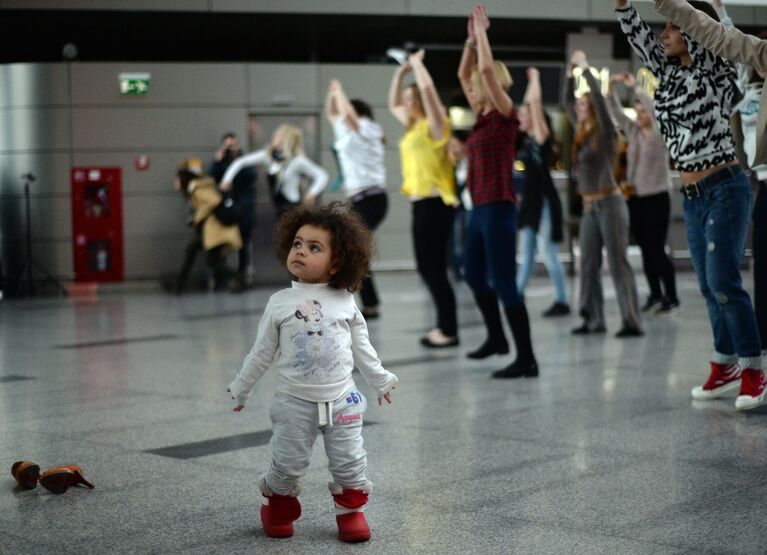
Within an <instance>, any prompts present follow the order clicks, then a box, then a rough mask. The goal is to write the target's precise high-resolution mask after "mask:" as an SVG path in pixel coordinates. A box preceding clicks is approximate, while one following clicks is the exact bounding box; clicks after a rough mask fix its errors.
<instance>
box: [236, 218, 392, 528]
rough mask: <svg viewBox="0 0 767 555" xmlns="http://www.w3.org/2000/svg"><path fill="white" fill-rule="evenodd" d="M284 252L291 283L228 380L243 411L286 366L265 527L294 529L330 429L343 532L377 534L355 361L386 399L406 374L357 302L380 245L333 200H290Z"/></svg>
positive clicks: (274, 415) (281, 237)
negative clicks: (383, 354) (381, 351)
mask: <svg viewBox="0 0 767 555" xmlns="http://www.w3.org/2000/svg"><path fill="white" fill-rule="evenodd" d="M276 238H277V252H278V256H279V257H280V260H283V261H284V263H285V265H286V266H287V269H288V272H289V273H290V275H291V277H292V278H293V280H294V281H293V284H292V287H291V288H289V289H283V290H282V291H279V292H277V293H275V294H274V295H272V297H271V298H270V299H269V303H268V304H267V306H266V309H265V310H264V315H263V317H262V318H261V322H260V324H259V327H258V335H257V337H256V342H255V344H254V345H253V349H252V350H251V352H250V353H249V354H248V356H247V357H246V358H245V361H244V363H243V365H242V369H241V370H240V372H239V374H238V375H237V377H236V378H235V380H234V381H233V382H232V383H231V384H230V385H229V389H228V391H229V392H230V393H231V394H232V398H233V399H235V400H236V402H237V406H236V407H235V408H234V411H235V412H239V411H241V410H242V409H243V408H244V406H245V403H246V401H247V399H248V396H249V395H250V391H251V389H252V388H253V386H254V385H255V383H256V382H257V381H258V379H259V378H260V377H261V376H262V375H263V374H264V372H266V370H267V369H269V367H272V366H273V367H274V368H275V369H276V371H277V372H278V374H279V377H278V382H277V391H276V393H275V396H274V399H273V400H272V406H271V420H272V427H273V435H272V442H271V446H272V463H271V466H270V467H269V470H268V472H267V473H266V475H265V476H264V477H263V478H261V479H260V481H259V487H260V489H261V492H262V493H263V495H264V497H266V504H264V505H263V506H262V507H261V522H262V523H263V526H264V532H265V533H266V534H267V535H268V536H270V537H274V538H282V537H288V536H291V535H292V534H293V521H295V520H297V519H298V517H299V516H300V515H301V505H300V504H299V502H298V494H299V493H300V484H299V478H301V476H303V474H304V473H305V472H306V469H307V467H308V466H309V459H310V457H311V454H312V446H313V444H314V440H315V438H316V436H317V432H318V430H319V431H320V432H322V435H323V440H324V444H325V452H326V454H327V456H328V463H329V464H328V466H329V470H330V473H331V475H332V476H333V482H331V483H330V492H331V494H332V495H333V499H334V501H335V512H336V523H337V524H338V532H339V538H340V539H341V540H342V541H346V542H360V541H367V540H368V539H370V528H369V527H368V525H367V522H366V521H365V516H364V513H363V510H364V506H365V504H366V503H367V500H368V495H369V494H370V491H371V486H372V484H371V483H370V482H369V481H368V480H367V479H366V477H365V470H366V468H367V459H366V454H365V450H364V448H363V446H362V434H361V432H362V415H363V414H364V412H365V408H366V407H367V401H366V399H365V397H364V395H363V394H362V393H360V392H359V391H358V390H357V386H356V384H355V383H354V380H353V379H352V370H353V369H354V367H355V366H356V367H357V368H359V370H360V371H361V372H362V375H363V376H365V379H366V380H367V381H368V383H369V384H370V385H371V386H372V387H373V388H374V389H375V390H376V393H377V394H378V404H379V405H380V404H381V399H385V400H386V402H387V403H391V390H392V389H394V387H395V386H396V385H397V376H395V375H394V374H392V373H391V372H388V371H387V370H385V369H384V368H383V366H382V365H381V361H380V360H379V358H378V355H377V354H376V351H375V349H373V347H372V346H371V345H370V341H369V338H368V331H367V325H366V324H365V319H364V318H363V316H362V314H361V312H360V310H359V309H358V308H357V305H356V304H355V302H354V296H353V292H354V291H355V290H357V289H358V288H359V287H360V284H361V282H362V279H363V278H364V277H365V275H366V272H367V269H368V264H369V262H370V259H371V257H372V253H373V243H372V239H371V235H370V232H369V231H368V230H367V228H366V227H365V224H364V223H363V222H362V221H361V220H360V219H359V217H358V216H356V215H355V214H353V213H351V212H349V211H348V210H346V209H345V208H343V207H342V205H340V203H334V204H332V205H330V206H327V207H325V208H320V209H310V208H306V207H298V208H294V209H291V210H290V211H289V212H287V213H286V214H285V216H284V217H283V218H282V219H281V220H280V222H279V224H278V227H277V233H276Z"/></svg>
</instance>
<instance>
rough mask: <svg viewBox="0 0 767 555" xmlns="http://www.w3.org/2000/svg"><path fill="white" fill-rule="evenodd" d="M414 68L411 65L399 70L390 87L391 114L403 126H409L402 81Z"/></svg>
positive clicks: (405, 65)
mask: <svg viewBox="0 0 767 555" xmlns="http://www.w3.org/2000/svg"><path fill="white" fill-rule="evenodd" d="M411 69H412V68H411V67H410V64H404V65H401V66H399V67H398V68H397V70H396V71H395V72H394V75H393V76H392V78H391V85H389V112H390V113H391V115H393V116H394V118H395V119H396V120H397V121H398V122H400V123H401V124H402V125H405V126H407V124H408V120H407V111H406V110H405V106H403V104H402V80H403V79H404V78H405V74H407V73H408V72H409V71H410V70H411Z"/></svg>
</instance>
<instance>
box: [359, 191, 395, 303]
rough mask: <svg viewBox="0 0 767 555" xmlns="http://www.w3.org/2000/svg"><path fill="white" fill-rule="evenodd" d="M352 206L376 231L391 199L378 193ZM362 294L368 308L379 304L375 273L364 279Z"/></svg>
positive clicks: (369, 226)
mask: <svg viewBox="0 0 767 555" xmlns="http://www.w3.org/2000/svg"><path fill="white" fill-rule="evenodd" d="M352 207H353V208H354V210H355V211H356V212H357V213H358V214H359V215H360V216H361V217H362V219H363V220H364V221H365V225H367V226H368V229H370V231H374V230H375V229H376V228H377V227H378V226H379V225H380V224H381V222H382V221H383V219H384V217H386V212H387V210H388V208H389V199H388V197H387V196H386V193H378V194H375V195H370V196H369V197H365V198H363V199H362V200H360V201H358V202H354V203H352ZM360 296H361V297H362V305H363V306H365V307H368V308H372V307H376V306H378V302H379V300H378V293H376V288H375V285H374V284H373V275H372V273H370V272H369V273H368V277H366V278H365V279H363V280H362V289H361V290H360Z"/></svg>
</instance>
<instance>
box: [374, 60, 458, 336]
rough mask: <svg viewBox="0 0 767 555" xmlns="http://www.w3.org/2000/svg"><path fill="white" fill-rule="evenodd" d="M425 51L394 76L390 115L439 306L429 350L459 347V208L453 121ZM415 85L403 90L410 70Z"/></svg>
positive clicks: (425, 270)
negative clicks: (453, 273) (453, 278)
mask: <svg viewBox="0 0 767 555" xmlns="http://www.w3.org/2000/svg"><path fill="white" fill-rule="evenodd" d="M423 57H424V51H423V50H419V51H418V52H416V53H415V54H411V55H410V56H409V57H408V60H407V63H405V64H403V65H401V66H400V67H399V68H398V69H397V71H396V72H395V74H394V78H393V79H392V82H391V87H390V89H389V111H390V112H391V113H392V115H393V116H394V117H395V118H397V120H398V121H399V122H400V123H401V124H402V125H404V126H405V127H406V128H407V131H406V132H405V134H404V135H403V137H402V139H401V140H400V143H399V148H400V160H401V162H402V177H403V180H402V193H403V194H404V195H405V196H407V197H408V198H409V199H410V201H411V203H412V207H413V224H412V230H413V246H414V250H415V258H416V265H417V267H418V273H419V274H420V275H421V277H422V278H423V280H424V281H425V282H426V286H427V287H428V288H429V293H431V296H432V299H433V301H434V305H435V306H436V307H437V326H436V327H435V328H434V329H433V330H431V331H430V332H429V333H428V334H427V335H426V336H425V337H423V338H422V339H421V344H422V345H424V346H426V347H434V348H439V347H452V346H454V345H458V324H457V321H456V307H455V294H454V293H453V288H452V286H451V285H450V281H449V280H448V277H447V262H448V261H447V256H448V254H447V253H448V248H447V245H448V241H449V239H450V233H451V229H452V226H453V217H454V214H455V206H456V205H457V204H458V199H457V197H456V189H455V177H454V175H453V165H452V163H451V162H450V160H449V158H448V154H447V148H446V146H447V142H448V139H449V138H450V122H449V120H448V118H447V111H446V110H445V107H444V106H443V104H442V101H441V100H440V99H439V95H438V94H437V89H436V88H435V87H434V82H433V81H432V79H431V76H430V75H429V72H428V71H427V70H426V67H425V66H424V64H423ZM411 71H412V73H413V75H414V76H415V85H409V86H407V87H405V88H403V86H402V80H403V78H404V76H405V75H406V74H407V73H409V72H411Z"/></svg>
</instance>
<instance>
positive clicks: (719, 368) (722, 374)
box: [692, 362, 740, 401]
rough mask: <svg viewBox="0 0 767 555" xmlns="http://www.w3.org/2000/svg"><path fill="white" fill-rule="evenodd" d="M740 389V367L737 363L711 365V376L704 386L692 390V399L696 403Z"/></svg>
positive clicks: (697, 386)
mask: <svg viewBox="0 0 767 555" xmlns="http://www.w3.org/2000/svg"><path fill="white" fill-rule="evenodd" d="M738 387H740V366H739V365H738V363H737V362H736V363H733V364H718V363H716V362H712V363H711V374H710V375H709V377H708V381H706V383H705V384H703V385H702V386H701V385H696V386H695V387H693V388H692V398H693V399H697V400H698V401H708V400H710V399H716V398H717V397H721V396H722V395H723V394H725V393H727V392H728V391H732V390H733V389H737V388H738Z"/></svg>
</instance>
